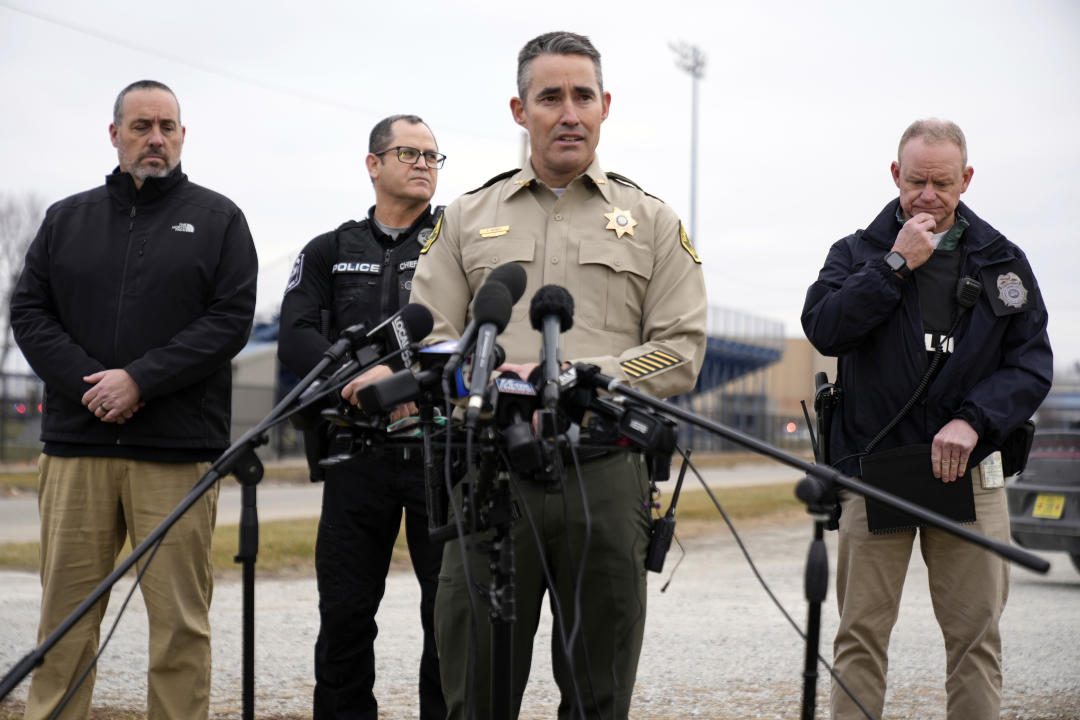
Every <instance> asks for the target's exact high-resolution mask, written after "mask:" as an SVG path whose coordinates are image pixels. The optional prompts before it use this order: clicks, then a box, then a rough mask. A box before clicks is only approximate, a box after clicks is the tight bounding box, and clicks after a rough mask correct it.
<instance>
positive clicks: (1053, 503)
mask: <svg viewBox="0 0 1080 720" xmlns="http://www.w3.org/2000/svg"><path fill="white" fill-rule="evenodd" d="M1005 494H1006V496H1007V498H1008V501H1009V517H1010V524H1011V530H1012V538H1013V540H1014V541H1015V542H1016V544H1017V545H1019V546H1020V547H1023V548H1027V549H1029V550H1063V551H1065V552H1067V553H1069V557H1070V558H1072V562H1073V565H1074V566H1075V567H1076V569H1077V571H1078V572H1080V430H1052V431H1047V432H1036V434H1035V438H1034V440H1033V441H1032V444H1031V454H1030V455H1029V456H1028V462H1027V467H1026V468H1025V469H1024V471H1023V472H1022V473H1020V475H1018V476H1017V478H1016V479H1015V480H1014V481H1013V482H1010V483H1009V484H1008V485H1007V486H1006V487H1005Z"/></svg>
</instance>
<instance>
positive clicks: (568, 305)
mask: <svg viewBox="0 0 1080 720" xmlns="http://www.w3.org/2000/svg"><path fill="white" fill-rule="evenodd" d="M529 320H530V321H531V322H532V326H533V329H534V330H539V331H540V332H541V333H543V336H544V344H543V346H542V350H541V353H540V364H541V367H543V376H542V377H543V384H542V388H541V403H542V405H543V406H544V407H545V408H547V409H549V410H550V409H551V408H553V407H555V405H556V404H557V403H558V402H559V366H560V364H561V363H562V358H560V357H559V334H560V333H563V332H566V331H567V330H569V329H570V328H572V327H573V326H574V298H572V297H571V296H570V293H569V292H567V290H566V288H564V287H562V286H560V285H545V286H543V287H542V288H540V289H539V290H537V291H536V294H535V295H533V299H532V304H531V305H530V306H529Z"/></svg>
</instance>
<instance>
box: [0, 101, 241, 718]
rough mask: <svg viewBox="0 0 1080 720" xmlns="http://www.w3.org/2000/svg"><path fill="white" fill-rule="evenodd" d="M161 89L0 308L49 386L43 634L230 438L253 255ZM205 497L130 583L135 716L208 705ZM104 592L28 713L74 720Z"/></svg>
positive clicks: (135, 116) (45, 233) (209, 578)
mask: <svg viewBox="0 0 1080 720" xmlns="http://www.w3.org/2000/svg"><path fill="white" fill-rule="evenodd" d="M184 132H185V128H184V127H183V125H181V124H180V107H179V103H178V102H177V100H176V97H175V95H173V93H172V91H171V90H170V89H169V88H168V87H166V86H165V85H162V84H161V83H159V82H155V81H151V80H143V81H139V82H136V83H133V84H132V85H129V86H128V87H127V88H125V89H124V90H123V91H122V92H121V93H120V95H119V97H117V99H116V105H115V107H114V110H113V123H112V124H111V125H110V126H109V134H110V136H111V138H112V143H113V145H114V146H115V147H116V149H117V155H118V157H119V167H118V168H117V169H116V170H114V171H113V173H112V174H111V175H108V176H107V177H106V181H105V185H104V186H101V187H98V188H95V189H93V190H89V191H87V192H84V193H80V194H78V195H74V196H72V197H69V198H67V199H65V200H62V201H60V202H58V203H56V204H55V205H53V206H52V207H51V208H49V211H48V213H47V214H46V216H45V220H44V222H43V223H42V225H41V229H40V230H39V231H38V234H37V237H36V238H35V239H34V241H33V243H32V244H31V246H30V249H29V251H28V252H27V255H26V266H25V268H24V270H23V273H22V276H21V277H20V278H19V281H18V285H17V286H16V289H15V294H14V297H13V299H12V303H11V326H12V329H13V330H14V333H15V339H16V341H17V342H18V344H19V347H20V348H21V349H22V351H23V354H24V355H25V356H26V359H27V361H28V362H29V363H30V365H31V367H32V368H33V369H34V372H36V373H37V374H38V376H40V377H41V378H42V379H43V380H44V381H45V404H44V418H43V420H42V431H41V439H42V440H43V441H44V443H45V446H44V450H43V454H42V457H41V460H40V471H41V477H40V489H39V504H40V510H41V581H42V605H41V623H40V626H39V629H38V639H39V641H41V640H43V639H44V638H45V637H46V636H47V635H48V634H50V633H51V632H52V631H53V630H54V629H55V628H56V627H57V625H59V623H60V622H61V621H62V620H63V619H64V618H65V617H67V615H68V614H69V613H70V612H71V611H72V610H73V609H74V608H75V607H76V606H77V605H78V604H79V603H80V602H82V600H83V599H84V598H85V596H86V595H87V594H88V593H89V592H90V591H91V590H92V589H93V588H94V587H95V586H96V585H97V584H98V583H99V582H100V581H101V580H102V579H104V577H105V576H106V575H107V574H108V573H109V572H110V571H111V570H112V568H113V566H114V563H115V561H116V557H117V555H118V553H119V552H120V549H121V547H122V545H123V544H124V539H125V535H126V536H127V537H128V538H129V539H130V541H131V544H132V545H137V544H138V543H140V542H141V541H142V540H143V538H144V537H146V535H147V534H148V533H149V532H150V531H151V530H153V529H154V528H155V527H156V526H157V525H158V524H159V523H160V521H161V520H162V519H164V517H165V516H166V515H168V514H169V513H170V512H171V511H172V510H173V509H174V508H175V507H176V506H177V505H178V504H179V503H180V501H181V500H182V499H183V498H184V496H185V495H187V493H188V491H189V490H190V489H191V487H192V485H194V484H195V482H196V481H198V479H199V478H200V477H201V476H202V475H203V473H204V472H205V471H206V469H207V468H208V467H209V462H210V461H212V460H214V459H215V458H217V457H218V456H219V455H220V454H221V452H222V451H223V450H224V449H225V448H227V447H228V445H229V425H230V401H231V397H230V395H231V371H230V367H229V361H230V359H231V358H232V357H233V356H234V355H235V354H236V353H237V352H239V350H240V349H241V348H242V347H243V346H244V343H245V342H246V341H247V337H248V333H249V331H250V329H251V321H252V315H253V313H254V309H255V280H256V275H257V273H258V260H257V258H256V254H255V247H254V243H253V242H252V239H251V233H250V232H249V231H248V226H247V221H246V220H245V219H244V215H243V213H242V212H241V211H240V209H239V208H237V207H236V205H234V204H233V203H232V202H231V201H230V200H229V199H228V198H226V197H224V196H222V195H219V194H217V193H215V192H213V191H211V190H207V189H206V188H203V187H200V186H198V185H195V184H194V183H191V182H189V181H188V179H187V176H186V175H185V174H184V173H183V172H181V169H180V151H181V149H182V148H183V142H184ZM216 509H217V492H216V489H215V490H213V491H211V492H208V493H207V494H206V495H205V496H204V497H203V498H202V499H201V500H200V501H199V502H198V503H197V504H196V505H194V506H193V507H192V508H191V509H190V510H189V511H188V512H187V513H186V514H185V515H184V517H183V518H182V519H181V520H180V521H179V522H178V523H177V524H176V525H175V526H174V527H173V528H172V529H171V530H170V531H169V532H168V534H167V535H166V536H165V538H164V540H163V542H162V544H161V546H160V547H159V548H158V550H157V552H156V553H154V554H153V556H152V558H151V559H144V561H143V563H144V565H148V567H147V569H146V572H145V574H144V575H143V577H142V580H141V586H142V591H143V597H144V599H145V601H146V606H147V614H148V616H149V622H150V651H149V657H150V666H149V672H148V698H147V705H148V708H147V709H148V715H149V716H150V717H153V718H176V719H189V718H200V717H202V718H205V717H207V715H208V712H209V698H210V622H209V608H210V597H211V593H212V589H213V568H212V566H211V555H210V543H211V535H212V533H213V527H214V521H215V516H216ZM107 600H108V597H107V596H106V597H105V598H103V599H102V601H101V603H100V604H99V605H98V607H97V608H95V609H94V610H92V611H91V612H90V613H88V614H87V615H85V616H84V617H83V618H82V619H81V620H80V621H79V622H78V623H77V624H76V625H75V626H74V627H73V628H72V629H71V630H70V631H69V632H68V633H67V634H66V635H65V636H64V638H63V639H62V640H61V641H60V642H59V643H58V644H57V645H56V646H54V647H53V649H52V651H50V652H49V654H48V655H47V656H46V658H45V662H44V664H43V665H42V666H41V667H39V668H38V669H37V670H36V671H35V672H34V675H33V680H32V682H31V686H30V694H29V698H28V700H27V710H26V717H27V718H39V717H50V716H51V715H52V713H53V712H54V711H55V710H56V708H57V706H58V704H59V703H60V702H61V701H62V698H63V697H64V696H65V694H67V693H69V692H73V693H74V694H73V697H72V699H71V701H70V702H69V703H68V704H67V706H66V709H65V711H64V714H63V715H62V717H87V715H88V714H89V707H90V699H91V696H92V693H93V679H94V673H93V671H91V673H90V675H89V679H88V681H87V682H84V683H83V684H82V685H81V686H79V687H78V688H77V689H76V687H75V680H76V678H77V677H78V676H79V674H80V673H81V672H82V671H83V670H84V669H85V668H86V667H87V665H89V664H90V662H91V658H92V657H93V655H94V653H95V652H96V650H97V644H98V634H99V625H100V622H101V619H102V616H103V615H104V613H105V606H106V604H107Z"/></svg>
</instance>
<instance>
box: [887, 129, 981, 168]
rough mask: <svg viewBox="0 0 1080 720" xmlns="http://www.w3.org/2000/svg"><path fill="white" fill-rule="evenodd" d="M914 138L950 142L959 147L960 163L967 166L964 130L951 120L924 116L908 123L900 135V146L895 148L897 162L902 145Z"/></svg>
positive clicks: (933, 141)
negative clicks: (924, 117)
mask: <svg viewBox="0 0 1080 720" xmlns="http://www.w3.org/2000/svg"><path fill="white" fill-rule="evenodd" d="M915 138H924V139H926V141H927V142H930V143H939V142H951V143H952V144H953V145H956V146H957V147H959V148H960V162H961V165H962V166H963V167H965V168H966V167H967V160H968V157H967V140H966V139H965V138H964V131H963V130H961V129H960V126H959V125H957V124H956V123H954V122H952V121H951V120H940V119H938V118H926V119H924V120H916V121H915V122H913V123H911V124H910V125H908V128H907V130H905V131H904V134H903V135H901V136H900V146H899V147H898V148H897V149H896V161H897V162H898V163H899V162H900V153H902V152H903V151H904V146H905V145H907V144H908V141H910V140H914V139H915Z"/></svg>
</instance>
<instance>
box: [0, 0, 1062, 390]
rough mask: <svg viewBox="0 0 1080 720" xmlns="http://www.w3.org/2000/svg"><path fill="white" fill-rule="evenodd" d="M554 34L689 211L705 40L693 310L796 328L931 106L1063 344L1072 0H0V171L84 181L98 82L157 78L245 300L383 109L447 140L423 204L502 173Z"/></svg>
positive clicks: (338, 184)
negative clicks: (685, 64)
mask: <svg viewBox="0 0 1080 720" xmlns="http://www.w3.org/2000/svg"><path fill="white" fill-rule="evenodd" d="M555 29H565V30H571V31H574V32H579V33H583V34H586V35H589V36H590V37H591V38H592V40H593V41H594V43H595V44H596V46H597V47H598V49H599V50H600V52H601V53H602V55H603V65H604V84H605V89H606V90H608V91H610V92H611V94H612V104H611V114H610V117H609V118H608V120H607V121H606V122H605V124H604V126H603V132H602V136H601V141H600V146H599V154H600V159H601V162H602V164H603V166H604V167H605V169H607V170H614V171H617V172H620V173H622V174H624V175H626V176H628V177H630V178H632V179H634V180H635V181H636V182H638V184H640V185H641V186H642V187H644V188H645V189H646V190H647V191H649V192H650V193H652V194H653V195H656V196H658V197H660V198H662V199H663V200H664V201H666V202H667V203H668V204H670V205H671V206H672V207H674V208H675V210H676V211H677V212H678V213H679V214H680V215H681V216H682V217H683V219H684V220H685V221H687V222H689V218H690V181H689V176H690V170H689V166H690V163H689V160H690V98H691V81H690V78H689V76H688V75H687V74H685V73H683V72H681V71H680V70H679V69H678V68H677V67H676V66H675V63H674V56H673V53H672V52H671V51H670V49H669V48H668V43H669V42H670V41H678V40H685V41H687V42H690V43H693V44H696V45H698V46H700V47H701V48H702V50H703V51H704V52H705V54H706V56H707V67H706V70H705V78H704V79H703V80H702V81H701V82H700V90H699V92H700V111H699V127H700V138H699V151H698V159H699V161H698V168H699V171H698V172H699V179H698V192H697V213H696V215H697V228H696V234H695V235H696V236H695V237H694V242H695V244H696V246H697V248H698V252H699V255H700V256H701V258H702V260H703V262H704V268H705V272H706V277H707V280H708V292H709V303H710V305H714V306H720V307H728V308H736V309H740V310H744V311H747V312H751V313H754V314H757V315H760V316H762V317H765V318H769V319H772V320H776V321H780V322H782V323H783V324H784V327H785V331H786V333H787V334H788V335H801V332H802V331H801V327H800V325H799V313H800V310H801V308H802V302H803V298H804V295H805V292H806V288H807V286H808V285H809V284H810V283H811V282H812V281H813V280H814V278H815V277H816V274H817V271H818V270H819V269H820V267H821V264H822V262H823V261H824V258H825V254H826V252H827V250H828V248H829V246H830V245H831V244H832V243H833V242H834V241H835V240H837V239H838V238H840V237H842V236H843V235H846V234H848V233H850V232H853V231H854V230H856V229H858V228H860V227H865V226H866V225H867V224H868V223H869V221H870V220H871V219H872V218H873V217H874V216H875V215H876V214H877V213H878V212H879V211H880V209H881V208H882V207H883V206H884V204H885V203H886V202H888V201H889V200H890V199H892V198H893V197H895V195H896V188H895V186H894V185H893V183H892V179H891V177H890V175H889V163H890V161H891V160H893V159H894V157H895V154H896V144H897V141H898V139H899V136H900V133H901V132H902V131H903V129H904V128H905V127H906V126H907V125H908V123H909V122H910V121H911V120H913V119H915V118H919V117H927V116H939V117H946V118H949V119H952V120H955V121H956V122H957V123H959V124H960V126H961V127H962V128H963V129H964V131H965V133H966V134H967V138H968V145H969V160H970V163H971V165H972V166H973V167H974V168H975V176H974V178H973V180H972V183H971V186H970V188H969V190H968V192H967V194H966V195H965V196H964V200H965V201H966V202H967V203H968V204H969V205H970V206H971V207H972V209H973V210H974V211H975V212H976V213H978V214H979V215H981V216H982V217H983V218H984V219H986V220H988V221H989V222H990V223H991V224H993V225H994V226H995V227H997V228H998V229H999V230H1001V231H1002V232H1003V233H1005V235H1006V236H1008V237H1009V238H1010V239H1011V240H1013V241H1015V242H1017V243H1018V244H1019V245H1020V246H1021V247H1023V248H1024V250H1025V251H1026V252H1027V254H1028V256H1029V258H1030V259H1031V263H1032V265H1033V267H1034V270H1035V273H1036V276H1037V278H1038V280H1039V283H1040V285H1041V287H1042V290H1043V295H1044V297H1045V299H1046V303H1047V305H1048V307H1049V309H1050V318H1051V320H1050V322H1051V325H1050V333H1051V342H1052V343H1053V346H1054V348H1055V355H1056V358H1057V362H1056V363H1055V365H1056V367H1057V369H1058V370H1059V371H1060V370H1063V369H1065V368H1066V367H1067V366H1070V365H1072V364H1073V363H1074V362H1076V361H1078V360H1080V332H1078V330H1077V328H1078V327H1080V291H1078V289H1077V285H1078V280H1077V273H1078V271H1080V239H1078V235H1080V230H1078V227H1077V222H1076V220H1075V216H1076V214H1077V208H1078V206H1080V178H1078V176H1077V170H1076V169H1077V167H1080V3H1078V2H1075V0H1028V1H1027V2H1005V1H1002V0H978V1H973V2H946V1H945V0H929V1H928V0H909V1H908V2H905V3H895V2H887V3H886V2H869V1H863V2H839V1H838V0H837V1H832V2H824V3H821V2H804V1H799V0H777V1H775V2H749V1H747V2H739V3H728V2H712V3H705V2H698V1H695V2H684V1H682V0H664V1H663V2H637V1H621V2H591V3H584V2H574V3H546V4H545V3H508V2H497V3H496V2H485V1H481V0H472V1H469V2H463V1H458V2H454V1H442V2H437V1H435V0H412V1H411V2H385V1H384V2H371V3H368V2H344V1H342V2H337V3H331V2H317V1H310V0H309V1H308V2H304V3H277V2H268V1H263V2H240V1H237V2H222V1H221V0H216V1H214V2H208V1H206V0H187V1H186V2H183V3H169V4H161V3H138V4H136V3H132V2H129V1H127V2H120V1H114V0H99V1H97V2H93V3H87V2H76V1H74V0H36V1H35V2H28V1H27V0H17V1H9V0H0V88H2V90H3V94H2V97H3V106H4V110H3V112H0V192H16V193H21V192H26V191H34V192H37V193H39V194H40V195H42V196H43V197H45V198H46V199H47V200H48V201H49V202H53V201H55V200H58V199H60V198H62V197H64V196H66V195H70V194H72V193H75V192H78V191H81V190H84V189H87V188H89V187H92V186H94V185H97V184H100V183H101V182H102V178H103V176H104V175H105V174H106V173H107V172H109V171H110V170H111V169H112V168H113V167H114V166H115V164H116V151H115V149H114V148H113V147H112V146H111V145H110V143H109V139H108V134H107V129H108V124H109V121H110V116H111V111H112V103H113V100H114V99H115V97H116V94H117V92H119V90H120V89H121V88H122V87H123V86H124V85H126V84H127V83H129V82H131V81H133V80H136V79H142V78H152V79H156V80H160V81H162V82H165V83H166V84H168V85H169V86H171V87H172V88H173V90H174V91H175V92H176V94H177V96H178V97H179V99H180V103H181V108H182V115H183V117H182V120H183V123H184V125H186V126H187V131H188V132H187V139H186V142H185V146H184V153H183V163H184V170H185V172H187V173H188V175H189V177H190V178H191V179H192V180H193V181H195V182H198V183H200V184H203V185H206V186H208V187H210V188H213V189H215V190H217V191H219V192H222V193H224V194H225V195H228V196H229V197H230V198H232V199H233V200H234V201H235V202H236V203H237V204H238V205H239V206H240V207H241V208H242V209H243V210H244V212H245V214H246V215H247V218H248V222H249V224H250V225H251V229H252V233H253V234H254V237H255V242H256V244H257V246H258V250H259V257H260V265H261V268H260V281H259V301H258V302H259V312H260V315H261V316H262V317H267V316H269V315H270V314H271V313H272V312H273V311H274V310H275V309H276V308H277V305H278V303H279V301H280V296H281V292H282V290H283V288H284V283H285V279H286V277H287V275H288V270H289V266H290V264H291V261H292V259H293V258H294V257H295V254H296V253H297V251H298V250H299V249H300V248H301V247H302V246H303V244H304V243H305V242H307V240H309V239H310V238H311V237H313V236H315V235H317V234H319V233H320V232H324V231H326V230H329V229H331V228H333V227H336V226H337V225H338V224H340V223H341V222H343V221H345V220H347V219H350V218H356V219H359V218H360V217H362V216H364V214H365V213H366V211H367V208H368V207H369V206H370V205H371V203H372V202H373V201H374V196H373V193H372V190H371V185H370V181H369V180H368V178H367V175H366V173H365V170H364V162H363V161H364V155H365V153H366V143H367V137H368V133H369V131H370V129H371V126H372V125H373V124H374V123H375V122H376V121H377V120H379V119H380V118H381V117H384V116H386V115H389V114H391V113H399V112H410V113H416V114H419V115H421V116H422V117H424V119H425V120H427V121H428V123H429V124H430V125H431V127H432V129H433V130H434V132H435V136H436V138H437V139H438V142H439V145H440V149H441V150H442V151H443V152H445V153H446V154H447V155H448V156H449V159H448V160H447V163H446V167H445V169H444V170H443V171H442V172H441V173H440V178H439V189H438V192H437V194H436V202H437V203H441V204H445V203H449V202H450V201H451V200H453V198H455V197H456V196H457V195H459V194H461V193H462V192H465V191H467V190H470V189H472V188H474V187H476V186H478V185H480V184H482V183H483V182H484V181H485V180H486V179H488V178H489V177H491V176H493V175H495V174H496V173H499V172H502V171H504V170H508V169H511V168H514V167H518V166H519V163H520V159H521V148H522V142H521V138H522V131H521V129H520V128H519V127H518V126H517V125H515V124H514V122H513V120H512V119H511V116H510V110H509V99H510V97H511V96H512V95H514V94H515V85H514V83H515V64H516V57H517V52H518V50H519V49H520V47H521V45H522V44H523V43H524V42H525V41H526V40H528V39H529V38H531V37H533V36H535V35H537V34H539V33H541V32H546V31H548V30H555ZM1070 207H1071V208H1073V210H1071V211H1070V210H1068V208H1070ZM1070 212H1071V213H1072V216H1070V215H1069V213H1070Z"/></svg>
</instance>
